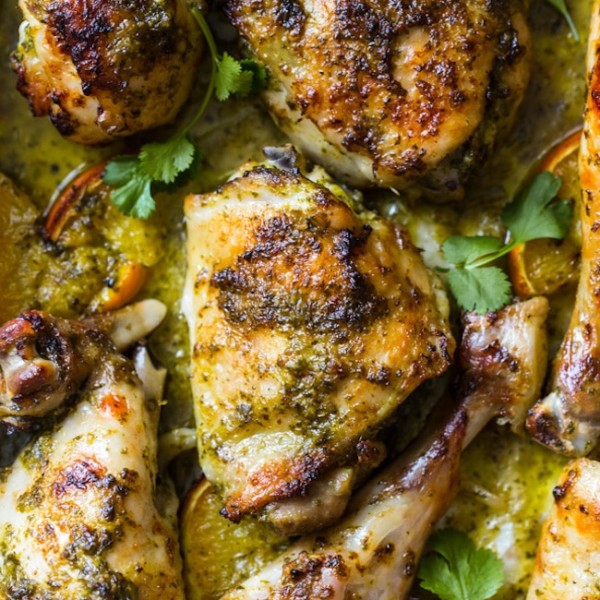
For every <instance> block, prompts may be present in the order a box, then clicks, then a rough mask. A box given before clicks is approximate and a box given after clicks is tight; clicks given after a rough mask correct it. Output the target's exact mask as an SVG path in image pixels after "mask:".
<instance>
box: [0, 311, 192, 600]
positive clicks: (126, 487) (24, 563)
mask: <svg viewBox="0 0 600 600" xmlns="http://www.w3.org/2000/svg"><path fill="white" fill-rule="evenodd" d="M30 314H31V313H30ZM88 335H89V340H88V344H89V346H88V347H87V348H86V349H84V351H87V350H90V346H93V345H94V344H96V345H97V347H96V348H95V349H94V356H95V360H94V366H93V369H92V370H91V372H90V373H89V375H88V378H87V380H86V382H85V383H84V384H83V385H82V386H81V387H80V388H79V390H78V391H77V399H76V403H75V404H74V406H73V407H72V408H71V410H70V411H69V412H68V413H67V414H66V416H64V418H62V419H60V420H58V422H57V423H56V424H55V425H54V426H53V427H52V428H51V429H50V430H48V431H46V432H44V433H42V434H41V435H39V437H37V439H35V440H34V441H33V442H32V443H31V444H30V445H29V446H28V447H26V448H25V449H24V450H23V451H22V452H21V454H20V455H19V457H18V458H17V460H16V462H15V463H14V464H13V465H12V466H11V467H8V468H7V469H6V470H5V471H4V472H3V473H2V477H1V478H0V597H2V598H27V599H28V600H81V599H82V598H85V599H90V600H109V599H110V600H118V599H123V598H137V599H139V600H153V599H156V600H158V599H160V600H167V599H172V600H180V599H181V600H183V598H184V594H183V582H182V579H181V561H180V557H179V552H178V542H177V533H176V516H175V514H174V512H173V511H169V510H168V509H169V508H171V507H172V506H173V504H172V503H171V502H170V500H169V499H168V497H167V496H166V495H165V496H164V501H163V502H161V503H160V504H161V506H163V507H164V508H165V510H164V511H161V510H159V508H158V504H159V503H158V496H157V486H156V475H157V460H156V446H157V442H156V435H157V425H158V413H159V405H160V401H161V390H162V384H163V383H164V377H165V372H164V370H160V371H159V370H156V369H155V368H154V367H153V366H152V365H151V363H150V361H149V358H148V356H147V351H146V350H145V349H143V348H138V350H137V351H136V353H135V355H134V361H133V363H132V361H130V360H129V359H127V358H125V357H124V356H122V355H121V354H119V353H118V352H117V351H116V350H115V348H114V346H112V344H111V342H110V340H109V339H108V338H107V337H105V335H104V334H103V333H102V332H100V331H99V330H98V331H96V333H95V335H94V336H92V335H91V333H89V334H88ZM70 377H71V374H70V373H69V372H66V373H65V374H64V378H65V382H66V381H68V380H69V378H70ZM72 385H73V386H75V385H78V379H77V378H75V379H74V380H73V381H72Z"/></svg>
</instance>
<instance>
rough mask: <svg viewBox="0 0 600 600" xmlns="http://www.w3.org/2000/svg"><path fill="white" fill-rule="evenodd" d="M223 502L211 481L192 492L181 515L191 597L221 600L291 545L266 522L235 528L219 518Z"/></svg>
mask: <svg viewBox="0 0 600 600" xmlns="http://www.w3.org/2000/svg"><path fill="white" fill-rule="evenodd" d="M222 505H223V503H222V501H221V499H220V497H219V496H218V494H217V492H216V491H215V489H214V488H213V487H212V485H211V484H210V483H209V482H208V481H206V480H205V479H203V480H201V481H200V482H198V483H197V484H196V485H195V487H193V488H192V489H191V490H190V492H189V493H188V495H187V497H186V499H185V502H184V504H183V507H182V511H181V519H180V523H181V549H182V553H183V563H184V569H183V572H184V577H185V585H186V598H189V599H190V600H216V599H217V598H220V597H221V596H222V595H223V594H224V593H225V592H226V591H227V590H228V589H230V588H232V587H234V586H235V585H237V584H239V583H240V582H241V581H243V580H244V579H245V578H247V577H248V576H249V575H250V574H251V573H254V572H255V571H257V570H259V569H260V568H262V567H263V566H264V565H266V564H267V563H268V562H269V561H271V560H272V559H273V558H275V557H276V556H277V555H278V554H279V553H280V552H282V551H283V550H284V549H285V547H286V546H287V545H288V540H287V538H283V537H280V536H278V535H277V534H276V533H274V531H273V530H272V529H271V527H270V526H269V525H267V524H266V523H262V522H260V521H257V520H255V519H251V518H246V519H244V520H243V521H242V522H241V523H238V524H234V523H232V522H231V521H228V520H227V519H225V518H224V517H222V516H221V515H220V514H219V511H220V509H221V507H222Z"/></svg>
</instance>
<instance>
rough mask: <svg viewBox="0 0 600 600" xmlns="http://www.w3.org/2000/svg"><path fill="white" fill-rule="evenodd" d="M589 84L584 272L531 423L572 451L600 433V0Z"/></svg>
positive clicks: (545, 439) (541, 438)
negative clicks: (547, 387) (547, 385)
mask: <svg viewBox="0 0 600 600" xmlns="http://www.w3.org/2000/svg"><path fill="white" fill-rule="evenodd" d="M587 69H588V78H589V90H588V95H587V105H586V111H585V119H584V131H583V135H582V137H581V149H580V153H579V177H580V181H581V190H582V202H581V239H582V248H581V275H580V279H579V286H578V288H577V297H576V300H575V307H574V308H573V314H572V316H571V322H570V325H569V329H568V331H567V333H566V335H565V337H564V339H563V342H562V345H561V347H560V350H559V352H558V355H557V357H556V359H555V362H554V368H553V376H552V380H551V383H550V393H549V394H548V395H547V396H546V397H545V398H544V399H543V400H541V401H540V402H538V403H537V404H536V406H535V407H534V408H533V409H532V411H531V414H530V415H529V418H528V421H527V427H528V429H529V431H530V433H531V434H532V436H533V437H534V438H535V439H536V440H537V441H538V442H540V443H542V444H544V445H546V446H548V447H549V448H552V449H553V450H555V451H557V452H561V453H563V454H566V455H569V456H584V455H586V454H588V453H589V452H590V451H591V450H593V448H594V447H595V446H596V444H597V443H598V440H599V439H600V100H599V98H600V1H599V0H596V2H594V8H593V12H592V23H591V30H590V40H589V48H588V64H587Z"/></svg>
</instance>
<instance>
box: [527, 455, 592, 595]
mask: <svg viewBox="0 0 600 600" xmlns="http://www.w3.org/2000/svg"><path fill="white" fill-rule="evenodd" d="M552 494H553V496H554V506H553V508H552V512H551V514H550V517H549V518H548V520H547V521H546V523H545V524H544V527H543V530H542V535H541V538H540V544H539V547H538V553H537V558H536V563H535V570H534V573H533V579H532V584H531V587H530V589H529V594H528V596H527V598H528V600H561V599H563V598H569V600H571V599H573V600H597V599H598V598H600V591H599V588H598V584H599V582H600V579H599V577H600V463H598V462H595V461H591V460H587V459H578V460H575V461H572V462H571V463H569V464H568V465H567V466H566V467H565V468H564V470H563V472H562V475H561V477H560V481H559V482H558V484H557V486H556V487H555V488H554V490H553V492H552Z"/></svg>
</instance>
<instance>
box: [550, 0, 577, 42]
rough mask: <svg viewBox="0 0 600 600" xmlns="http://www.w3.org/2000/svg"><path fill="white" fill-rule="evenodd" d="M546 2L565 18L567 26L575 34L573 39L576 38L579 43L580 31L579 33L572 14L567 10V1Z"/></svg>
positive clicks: (554, 0)
mask: <svg viewBox="0 0 600 600" xmlns="http://www.w3.org/2000/svg"><path fill="white" fill-rule="evenodd" d="M546 2H548V4H550V5H551V6H553V7H554V8H555V9H556V10H557V11H558V12H559V13H560V14H561V15H562V16H563V18H564V19H565V21H566V22H567V25H568V26H569V29H570V30H571V33H572V34H573V37H574V38H575V41H576V42H578V41H579V40H580V37H579V31H577V27H575V23H574V22H573V19H572V18H571V14H570V13H569V9H568V8H567V5H566V3H565V0H546Z"/></svg>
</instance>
